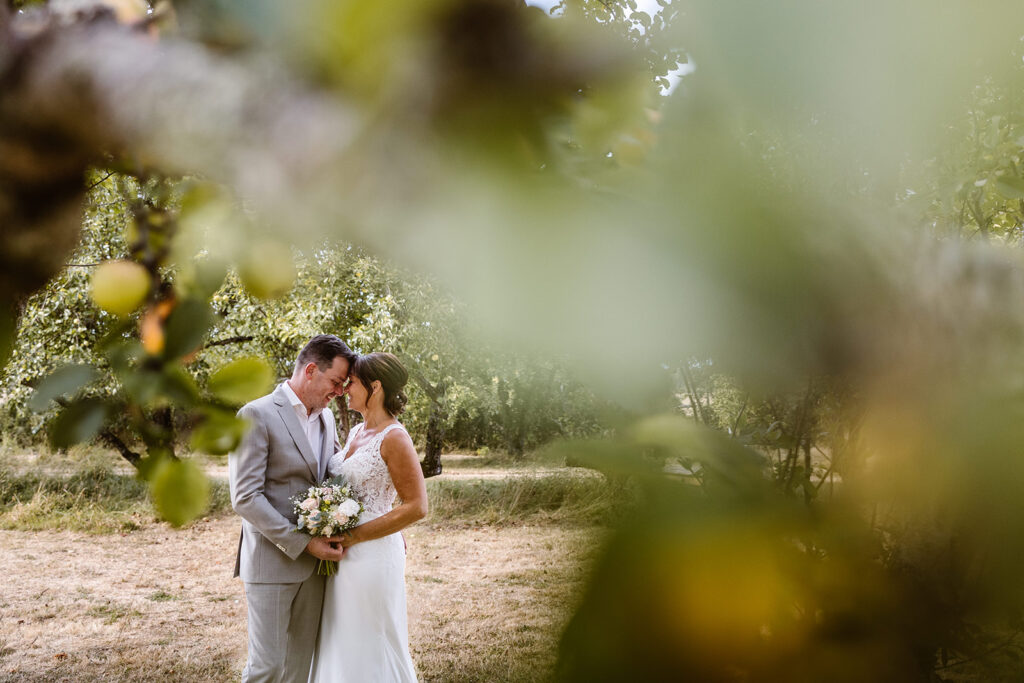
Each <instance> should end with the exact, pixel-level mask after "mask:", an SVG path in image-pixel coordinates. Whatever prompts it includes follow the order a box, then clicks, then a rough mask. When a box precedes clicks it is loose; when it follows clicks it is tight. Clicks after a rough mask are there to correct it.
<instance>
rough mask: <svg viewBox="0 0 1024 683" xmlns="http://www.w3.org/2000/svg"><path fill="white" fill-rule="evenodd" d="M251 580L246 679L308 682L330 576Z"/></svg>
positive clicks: (247, 681) (271, 682)
mask: <svg viewBox="0 0 1024 683" xmlns="http://www.w3.org/2000/svg"><path fill="white" fill-rule="evenodd" d="M325 578H326V577H323V576H319V575H317V574H313V576H311V577H309V578H308V579H306V580H305V581H303V582H302V583H247V584H245V601H246V603H248V607H249V660H248V661H247V662H246V664H245V670H244V671H242V681H243V683H306V681H308V680H309V668H310V664H311V662H312V660H313V649H314V648H315V647H316V636H317V632H318V631H319V629H320V610H321V609H322V608H323V604H324V579H325Z"/></svg>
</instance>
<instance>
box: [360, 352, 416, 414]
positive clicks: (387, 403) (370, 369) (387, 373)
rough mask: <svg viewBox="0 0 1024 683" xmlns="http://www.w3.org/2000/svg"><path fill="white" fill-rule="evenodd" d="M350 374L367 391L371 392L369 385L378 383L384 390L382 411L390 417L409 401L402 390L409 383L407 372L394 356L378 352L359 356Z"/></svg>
mask: <svg viewBox="0 0 1024 683" xmlns="http://www.w3.org/2000/svg"><path fill="white" fill-rule="evenodd" d="M352 374H353V375H355V376H356V379H358V380H359V381H360V383H361V384H362V385H363V386H364V387H366V390H367V391H372V389H371V388H370V385H371V384H372V383H373V382H375V381H376V382H380V386H381V389H383V390H384V410H386V411H388V413H390V414H391V415H392V416H396V415H398V414H399V413H401V412H402V411H403V410H405V404H406V403H408V402H409V399H408V398H406V396H405V392H403V391H402V389H403V388H404V387H405V384H406V382H408V381H409V372H408V371H407V370H406V369H405V366H404V365H402V362H401V361H400V360H398V358H397V357H396V356H394V355H393V354H390V353H383V352H380V351H378V352H376V353H368V354H366V355H365V356H359V357H358V358H356V362H355V365H354V366H353V367H352Z"/></svg>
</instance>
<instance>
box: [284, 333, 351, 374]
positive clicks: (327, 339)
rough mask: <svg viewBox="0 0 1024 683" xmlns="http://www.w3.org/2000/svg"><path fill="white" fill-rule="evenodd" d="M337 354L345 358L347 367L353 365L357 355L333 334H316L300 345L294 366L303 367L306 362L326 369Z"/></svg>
mask: <svg viewBox="0 0 1024 683" xmlns="http://www.w3.org/2000/svg"><path fill="white" fill-rule="evenodd" d="M338 356H341V357H342V358H344V359H345V360H347V361H348V364H349V367H352V366H353V365H355V362H356V357H357V356H356V354H355V353H353V351H352V349H350V348H348V345H347V344H345V342H343V341H341V340H340V339H338V338H337V337H336V336H334V335H333V334H318V335H316V336H315V337H313V338H312V339H310V340H309V341H308V342H307V343H306V345H305V346H303V347H302V350H301V351H299V357H298V358H297V359H296V361H295V368H296V369H299V368H304V367H306V364H307V363H316V366H317V367H318V368H320V369H321V370H326V369H327V368H329V367H331V366H332V365H334V359H335V358H337V357H338Z"/></svg>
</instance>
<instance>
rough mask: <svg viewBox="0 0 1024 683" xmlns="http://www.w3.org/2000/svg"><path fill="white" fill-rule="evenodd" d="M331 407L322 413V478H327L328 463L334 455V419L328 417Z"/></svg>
mask: <svg viewBox="0 0 1024 683" xmlns="http://www.w3.org/2000/svg"><path fill="white" fill-rule="evenodd" d="M329 412H330V409H329V408H324V409H323V412H321V413H320V479H321V481H322V480H324V479H326V478H327V463H328V462H329V461H330V459H331V456H332V455H334V438H335V436H336V434H335V432H334V420H332V419H330V418H329V417H328V413H329Z"/></svg>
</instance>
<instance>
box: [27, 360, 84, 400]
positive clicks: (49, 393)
mask: <svg viewBox="0 0 1024 683" xmlns="http://www.w3.org/2000/svg"><path fill="white" fill-rule="evenodd" d="M99 376H100V373H99V372H98V371H97V370H96V368H94V367H92V366H91V365H83V364H79V363H72V364H69V365H65V366H63V367H60V368H57V369H56V370H54V371H53V372H52V373H50V375H49V376H48V377H46V378H45V379H44V380H43V381H42V382H40V383H39V386H37V387H36V390H35V392H34V393H33V394H32V399H31V401H29V407H30V408H31V409H32V410H35V411H39V412H42V411H44V410H46V409H47V408H49V407H50V401H52V400H53V399H55V398H57V397H59V396H67V395H69V394H73V393H74V392H76V391H78V389H80V388H81V387H83V386H85V385H86V384H88V383H90V382H93V381H95V380H96V379H97V378H98V377H99Z"/></svg>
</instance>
